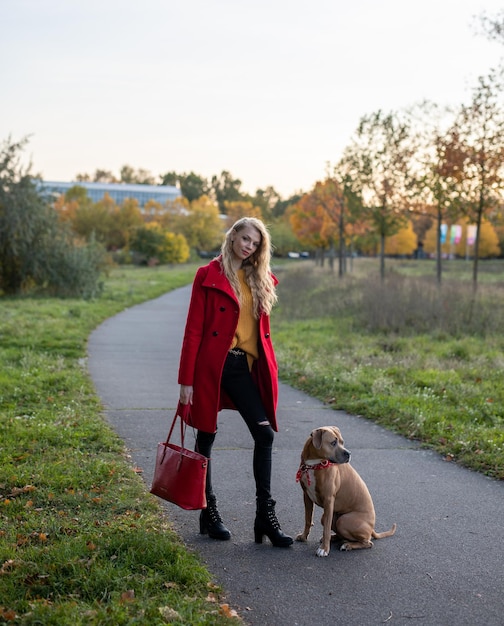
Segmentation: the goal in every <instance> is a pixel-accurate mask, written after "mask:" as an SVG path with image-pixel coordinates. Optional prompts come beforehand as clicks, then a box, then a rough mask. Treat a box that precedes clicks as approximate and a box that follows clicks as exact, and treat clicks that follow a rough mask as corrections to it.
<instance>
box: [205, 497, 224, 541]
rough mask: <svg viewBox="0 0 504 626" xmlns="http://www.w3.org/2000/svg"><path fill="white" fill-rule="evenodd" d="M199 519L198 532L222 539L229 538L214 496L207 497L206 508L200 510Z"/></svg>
mask: <svg viewBox="0 0 504 626" xmlns="http://www.w3.org/2000/svg"><path fill="white" fill-rule="evenodd" d="M199 521H200V534H202V535H206V534H208V536H209V537H211V538H212V539H221V540H222V541H227V540H228V539H231V533H230V532H229V530H228V529H227V528H226V527H225V526H224V524H223V523H222V518H221V516H220V513H219V511H218V510H217V501H216V499H215V498H208V499H207V508H206V509H202V510H201V513H200V518H199Z"/></svg>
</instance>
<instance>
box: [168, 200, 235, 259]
mask: <svg viewBox="0 0 504 626" xmlns="http://www.w3.org/2000/svg"><path fill="white" fill-rule="evenodd" d="M178 224H179V228H178V229H177V232H181V233H182V234H183V235H184V236H185V238H186V240H187V243H188V244H189V246H190V247H191V248H195V249H196V250H197V251H198V253H199V252H201V251H207V252H208V251H211V250H216V249H218V248H219V246H220V243H221V241H222V236H223V231H224V224H223V222H222V220H221V218H220V217H219V209H218V207H217V205H216V204H215V202H213V200H211V199H210V198H209V197H208V196H200V197H199V198H196V199H195V200H193V201H192V202H190V203H189V204H188V207H187V213H186V215H184V216H182V218H181V219H179V221H178Z"/></svg>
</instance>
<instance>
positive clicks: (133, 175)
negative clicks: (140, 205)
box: [119, 165, 156, 185]
mask: <svg viewBox="0 0 504 626" xmlns="http://www.w3.org/2000/svg"><path fill="white" fill-rule="evenodd" d="M119 175H120V181H119V182H121V183H130V184H134V185H155V184H156V181H155V180H154V176H153V175H152V174H151V173H150V172H149V171H148V170H144V169H142V168H140V169H137V170H135V169H134V168H133V167H131V165H123V166H122V167H121V170H120V172H119Z"/></svg>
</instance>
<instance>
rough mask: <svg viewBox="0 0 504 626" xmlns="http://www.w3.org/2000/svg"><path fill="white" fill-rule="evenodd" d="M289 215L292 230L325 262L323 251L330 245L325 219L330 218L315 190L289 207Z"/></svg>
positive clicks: (321, 262) (301, 241)
mask: <svg viewBox="0 0 504 626" xmlns="http://www.w3.org/2000/svg"><path fill="white" fill-rule="evenodd" d="M287 216H288V219H289V222H290V225H291V228H292V232H293V233H294V234H295V235H296V237H297V238H298V240H299V242H300V243H301V244H302V245H303V246H305V247H307V248H310V249H314V250H315V251H316V256H317V257H318V260H319V262H320V264H323V258H324V256H323V252H324V250H325V249H326V248H327V247H328V245H329V242H328V240H327V238H326V236H327V232H328V231H327V229H325V228H324V221H327V219H328V218H327V214H326V212H325V211H324V208H323V206H322V205H321V203H320V201H319V198H318V197H317V194H316V193H313V192H310V193H305V194H303V195H302V196H301V198H300V199H299V201H298V202H296V203H295V204H293V205H292V206H291V207H290V208H289V209H288V211H287Z"/></svg>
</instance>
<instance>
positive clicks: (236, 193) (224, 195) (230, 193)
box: [211, 170, 244, 214]
mask: <svg viewBox="0 0 504 626" xmlns="http://www.w3.org/2000/svg"><path fill="white" fill-rule="evenodd" d="M241 184H242V183H241V180H239V179H238V178H233V177H232V176H231V174H230V173H229V172H226V171H225V170H224V171H222V172H221V174H220V176H212V182H211V189H212V193H213V195H214V197H215V199H216V201H217V204H218V205H219V211H220V212H221V213H224V214H225V213H226V204H225V203H226V202H238V201H239V200H243V199H244V195H243V194H242V192H241V191H240V187H241Z"/></svg>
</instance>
